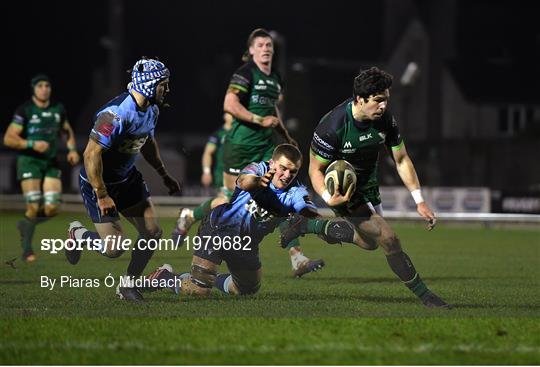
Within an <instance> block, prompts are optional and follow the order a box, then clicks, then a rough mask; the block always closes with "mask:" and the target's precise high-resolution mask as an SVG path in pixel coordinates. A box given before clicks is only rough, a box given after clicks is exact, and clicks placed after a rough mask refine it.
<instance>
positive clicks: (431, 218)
mask: <svg viewBox="0 0 540 367" xmlns="http://www.w3.org/2000/svg"><path fill="white" fill-rule="evenodd" d="M416 210H417V211H418V214H420V216H421V217H422V218H425V220H426V221H427V222H428V227H427V229H428V231H431V230H432V229H433V228H435V225H436V224H437V218H436V217H435V214H434V213H433V211H432V210H431V208H430V207H429V206H428V205H427V204H426V203H425V202H424V201H423V202H421V203H418V205H417V206H416Z"/></svg>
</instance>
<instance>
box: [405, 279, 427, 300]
mask: <svg viewBox="0 0 540 367" xmlns="http://www.w3.org/2000/svg"><path fill="white" fill-rule="evenodd" d="M404 283H405V285H406V286H407V288H409V289H410V290H411V291H412V292H413V293H414V294H415V295H416V296H418V297H422V296H423V295H424V294H425V293H426V292H427V291H428V287H427V286H426V285H425V284H424V281H423V280H422V279H420V275H418V273H416V275H415V276H414V278H412V279H411V280H409V281H408V282H404Z"/></svg>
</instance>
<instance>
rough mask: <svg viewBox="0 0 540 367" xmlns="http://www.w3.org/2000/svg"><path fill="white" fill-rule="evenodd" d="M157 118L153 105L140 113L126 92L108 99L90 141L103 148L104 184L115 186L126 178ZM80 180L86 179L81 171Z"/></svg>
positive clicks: (150, 134) (157, 113) (96, 119)
mask: <svg viewBox="0 0 540 367" xmlns="http://www.w3.org/2000/svg"><path fill="white" fill-rule="evenodd" d="M158 115H159V108H158V107H157V106H156V105H151V106H150V107H148V109H146V111H143V110H141V109H140V108H139V107H138V106H137V102H136V101H135V98H134V97H133V96H132V95H131V94H129V93H128V92H124V93H122V94H121V95H119V96H117V97H116V98H114V99H112V100H111V101H109V102H108V103H107V104H106V105H105V106H104V107H102V108H100V109H99V110H98V112H96V114H95V115H94V119H93V120H94V127H93V128H92V131H91V133H90V139H92V140H94V141H95V142H97V143H98V144H99V145H101V146H102V147H103V148H104V152H103V154H102V159H103V181H105V183H115V182H119V181H122V180H125V179H126V178H127V177H128V175H129V173H130V172H131V170H132V169H134V166H135V159H136V158H137V155H138V153H139V151H140V150H141V148H142V146H143V145H144V144H145V143H146V140H147V139H148V138H149V137H150V138H153V137H154V128H155V126H156V123H157V119H158ZM81 176H82V177H83V178H87V176H86V171H85V169H84V167H83V168H82V169H81Z"/></svg>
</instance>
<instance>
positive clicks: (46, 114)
mask: <svg viewBox="0 0 540 367" xmlns="http://www.w3.org/2000/svg"><path fill="white" fill-rule="evenodd" d="M41 116H42V117H51V116H52V112H50V111H43V112H42V113H41Z"/></svg>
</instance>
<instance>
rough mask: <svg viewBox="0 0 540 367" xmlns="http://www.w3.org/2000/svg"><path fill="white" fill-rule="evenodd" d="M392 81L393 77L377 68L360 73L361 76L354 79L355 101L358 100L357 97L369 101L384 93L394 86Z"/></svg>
mask: <svg viewBox="0 0 540 367" xmlns="http://www.w3.org/2000/svg"><path fill="white" fill-rule="evenodd" d="M392 79H393V77H392V75H390V74H388V73H387V72H386V71H384V70H381V69H379V68H378V67H376V66H372V67H371V68H369V69H367V70H362V71H360V74H358V76H357V77H356V78H354V83H353V96H354V99H355V100H356V97H357V96H358V97H361V98H364V99H367V98H369V96H371V95H373V94H379V93H382V92H384V91H385V90H387V89H388V88H390V87H391V86H392Z"/></svg>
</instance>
